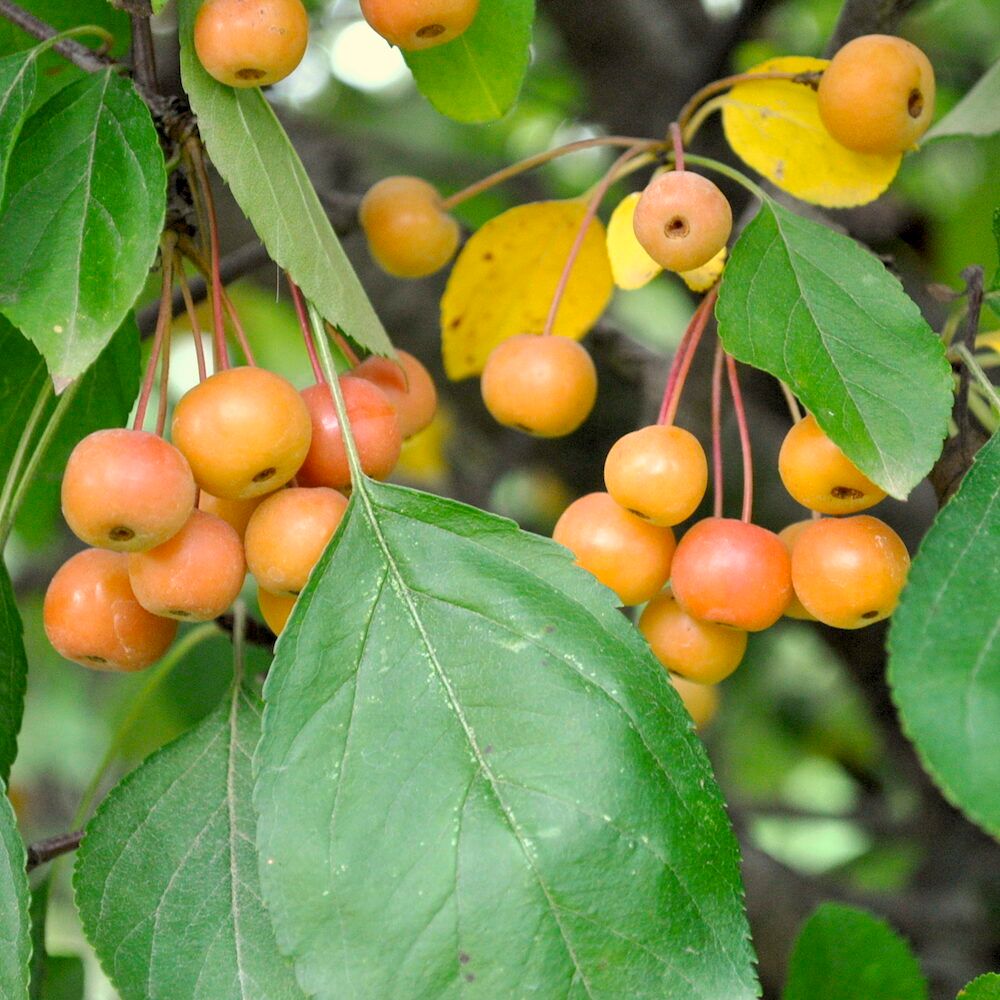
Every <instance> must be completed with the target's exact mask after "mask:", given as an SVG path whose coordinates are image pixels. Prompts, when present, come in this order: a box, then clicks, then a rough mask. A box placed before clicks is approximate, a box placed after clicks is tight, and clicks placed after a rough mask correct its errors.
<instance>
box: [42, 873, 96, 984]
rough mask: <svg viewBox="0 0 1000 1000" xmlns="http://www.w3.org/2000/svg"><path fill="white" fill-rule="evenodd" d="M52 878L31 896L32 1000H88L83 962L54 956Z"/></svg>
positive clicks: (72, 956)
mask: <svg viewBox="0 0 1000 1000" xmlns="http://www.w3.org/2000/svg"><path fill="white" fill-rule="evenodd" d="M50 890H51V879H48V878H47V879H46V880H45V881H44V882H42V883H41V884H40V885H39V886H37V887H36V888H35V889H34V890H33V891H32V893H31V910H30V916H31V986H30V988H29V990H28V995H29V996H30V998H31V1000H84V985H85V984H84V973H83V962H82V960H81V959H79V958H78V957H76V956H75V955H50V954H49V953H48V950H47V949H46V947H45V924H46V917H47V915H48V909H49V893H50Z"/></svg>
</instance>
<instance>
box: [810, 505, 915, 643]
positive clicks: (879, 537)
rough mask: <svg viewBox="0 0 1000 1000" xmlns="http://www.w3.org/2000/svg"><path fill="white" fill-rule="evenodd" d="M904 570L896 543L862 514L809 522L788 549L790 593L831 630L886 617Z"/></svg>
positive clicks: (902, 550) (904, 558)
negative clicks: (791, 547)
mask: <svg viewBox="0 0 1000 1000" xmlns="http://www.w3.org/2000/svg"><path fill="white" fill-rule="evenodd" d="M909 569H910V556H909V553H908V552H907V551H906V546H905V545H904V544H903V541H902V539H901V538H900V537H899V535H897V534H896V532H895V531H893V530H892V528H890V527H889V526H888V525H887V524H885V523H884V522H883V521H880V520H879V519H878V518H877V517H871V516H870V515H868V514H859V515H857V516H856V517H845V518H832V517H831V518H823V519H822V520H820V521H813V522H811V523H810V524H807V525H806V526H805V527H804V528H803V529H802V531H801V533H800V534H799V536H798V538H797V539H796V540H795V546H794V548H793V550H792V582H793V584H794V586H795V593H796V594H797V595H798V597H799V600H800V601H801V602H802V604H803V605H804V606H805V608H806V610H807V611H809V612H810V613H811V614H812V615H814V616H815V617H816V618H817V619H818V620H819V621H821V622H823V624H824V625H832V626H833V627H834V628H843V629H858V628H864V627H865V626H866V625H871V624H873V623H874V622H877V621H881V620H882V619H883V618H888V617H889V615H891V614H892V613H893V611H895V609H896V605H897V603H898V602H899V595H900V593H901V592H902V589H903V586H904V585H905V584H906V576H907V573H908V572H909Z"/></svg>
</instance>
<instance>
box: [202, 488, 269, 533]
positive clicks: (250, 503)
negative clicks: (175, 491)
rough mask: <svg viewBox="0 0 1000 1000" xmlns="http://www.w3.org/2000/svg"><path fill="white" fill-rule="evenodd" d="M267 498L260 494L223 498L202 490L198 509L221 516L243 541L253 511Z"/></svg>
mask: <svg viewBox="0 0 1000 1000" xmlns="http://www.w3.org/2000/svg"><path fill="white" fill-rule="evenodd" d="M265 499H266V497H263V496H259V497H251V498H250V499H249V500H223V499H222V497H214V496H212V494H211V493H206V492H205V491H204V490H202V491H201V492H200V494H199V495H198V510H203V511H204V512H205V513H206V514H214V515H215V516H216V517H221V518H222V520H223V521H225V522H226V524H228V525H229V526H230V527H231V528H232V529H233V531H235V532H236V534H237V535H239V536H240V540H241V541H242V540H243V538H244V536H245V535H246V533H247V525H248V524H249V523H250V518H251V517H252V516H253V512H254V511H255V510H256V509H257V508H258V507H259V506H260V505H261V503H262V502H263V501H264V500H265Z"/></svg>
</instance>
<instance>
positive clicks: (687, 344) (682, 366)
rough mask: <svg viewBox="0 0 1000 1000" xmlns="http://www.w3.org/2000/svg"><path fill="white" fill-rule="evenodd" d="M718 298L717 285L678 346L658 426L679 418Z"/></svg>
mask: <svg viewBox="0 0 1000 1000" xmlns="http://www.w3.org/2000/svg"><path fill="white" fill-rule="evenodd" d="M718 296H719V286H718V285H715V286H714V287H713V288H712V289H711V291H710V292H709V293H708V294H707V295H706V296H705V297H704V298H703V299H702V300H701V302H700V303H699V305H698V308H697V309H695V311H694V315H693V316H692V317H691V321H690V322H689V323H688V326H687V329H686V330H685V331H684V335H683V336H682V337H681V342H680V343H679V344H678V345H677V350H676V351H675V352H674V360H673V363H672V364H671V366H670V372H669V374H668V375H667V384H666V387H665V388H664V390H663V402H662V404H661V405H660V415H659V417H658V418H657V421H656V422H657V423H658V424H663V425H665V426H667V427H669V426H670V425H671V424H672V423H673V422H674V419H675V418H676V416H677V409H678V407H679V406H680V402H681V393H683V392H684V384H685V383H686V382H687V377H688V373H689V372H690V371H691V364H692V362H693V361H694V355H695V352H696V351H697V350H698V344H699V343H700V342H701V338H702V335H703V334H704V332H705V327H706V326H707V325H708V320H709V317H710V316H711V314H712V306H713V305H714V304H715V300H716V299H717V298H718Z"/></svg>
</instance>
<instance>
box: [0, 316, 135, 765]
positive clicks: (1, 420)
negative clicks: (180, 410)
mask: <svg viewBox="0 0 1000 1000" xmlns="http://www.w3.org/2000/svg"><path fill="white" fill-rule="evenodd" d="M0 358H3V359H4V363H3V366H2V367H0V480H3V479H4V478H5V476H6V475H7V470H8V468H9V467H10V459H11V457H12V456H13V454H14V449H15V448H16V447H17V442H18V440H19V439H20V437H21V433H22V431H23V430H24V425H25V422H26V421H27V419H28V414H29V413H30V412H31V409H32V407H33V406H34V404H35V400H36V399H37V398H38V394H39V393H40V392H41V391H42V388H43V387H44V384H45V379H46V377H47V376H46V373H45V362H44V361H43V360H42V357H41V355H39V353H38V352H37V351H36V350H35V348H34V347H32V345H31V344H30V343H28V341H27V340H25V339H24V337H22V336H21V334H20V333H19V332H18V331H17V330H15V329H14V328H13V327H12V326H10V324H8V323H7V322H6V320H4V319H2V318H0ZM140 377H141V371H140V359H139V330H138V328H137V327H136V325H135V317H134V316H133V315H132V314H131V313H130V314H129V315H128V316H127V317H126V319H125V322H124V323H123V324H122V325H121V327H120V328H119V330H118V332H117V333H116V334H115V335H114V337H113V338H112V339H111V343H109V344H108V346H107V347H106V348H105V349H104V350H103V351H102V352H101V354H100V357H98V359H97V362H96V364H94V365H93V367H92V368H90V369H89V370H88V371H87V373H86V374H85V375H84V376H83V382H82V384H81V385H80V387H79V389H78V390H77V393H76V396H75V398H74V399H73V402H72V403H71V404H70V406H69V409H68V410H67V411H66V413H65V415H64V416H63V419H62V422H61V423H60V425H59V429H58V430H57V431H56V434H55V437H54V438H53V439H52V442H51V444H50V445H49V449H48V452H47V453H46V455H45V461H44V462H43V463H42V466H41V468H40V469H39V471H38V473H37V475H36V477H35V480H34V481H33V482H32V484H31V486H30V487H29V488H28V492H27V494H26V496H25V501H24V505H23V506H22V508H21V512H20V514H19V516H18V519H17V528H18V531H19V533H20V534H21V536H22V538H24V539H25V540H26V541H27V542H28V543H29V544H32V545H39V546H41V545H44V544H45V543H46V542H47V541H49V540H50V537H51V533H52V531H53V530H54V528H55V525H56V522H57V520H58V518H59V511H60V501H59V487H60V483H61V482H62V474H63V470H64V469H65V468H66V462H67V460H68V459H69V454H70V452H71V451H72V450H73V448H74V447H75V445H76V443H77V442H78V441H80V440H81V439H82V438H84V437H86V435H87V434H89V433H90V432H91V431H96V430H101V429H102V428H105V427H121V426H123V425H124V424H125V421H126V419H127V418H128V415H129V411H130V410H131V408H132V404H133V402H134V401H135V397H136V395H137V394H138V392H139V381H140ZM55 407H56V402H55V400H52V401H51V402H50V403H49V405H48V408H47V416H50V415H51V413H52V411H53V410H54V409H55ZM0 759H2V758H0Z"/></svg>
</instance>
